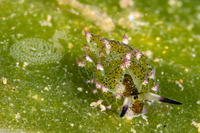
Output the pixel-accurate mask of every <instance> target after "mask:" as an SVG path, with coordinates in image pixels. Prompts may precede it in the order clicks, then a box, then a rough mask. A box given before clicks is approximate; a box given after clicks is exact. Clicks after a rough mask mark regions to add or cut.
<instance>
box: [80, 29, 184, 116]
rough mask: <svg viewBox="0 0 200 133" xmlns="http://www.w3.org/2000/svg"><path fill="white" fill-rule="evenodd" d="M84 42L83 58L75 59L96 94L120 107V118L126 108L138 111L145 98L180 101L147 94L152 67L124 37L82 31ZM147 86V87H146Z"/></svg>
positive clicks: (151, 83) (115, 106)
mask: <svg viewBox="0 0 200 133" xmlns="http://www.w3.org/2000/svg"><path fill="white" fill-rule="evenodd" d="M85 36H86V39H87V42H88V44H87V45H84V58H83V59H82V60H77V63H78V66H79V67H82V69H84V71H85V72H86V74H87V76H88V77H89V78H88V80H86V82H87V83H90V84H91V85H93V88H95V89H93V90H92V91H93V92H94V93H97V95H99V96H100V97H102V99H103V100H105V101H106V102H107V103H108V104H111V105H112V107H113V108H117V107H119V106H120V107H122V109H121V114H120V117H123V116H124V115H125V114H126V112H127V110H131V111H132V112H134V113H135V114H141V113H142V111H143V106H144V103H145V101H147V100H155V101H161V102H167V103H172V104H181V103H179V102H176V101H174V100H170V99H168V98H164V97H161V96H158V95H156V94H153V93H150V89H151V88H152V87H154V88H155V87H157V88H158V85H155V81H154V79H155V70H153V69H152V67H151V65H150V63H149V61H148V59H147V58H146V56H144V55H143V54H142V52H140V51H139V50H137V49H133V48H132V47H130V46H129V45H128V44H129V41H128V39H127V37H126V36H125V35H124V36H123V41H122V42H119V41H115V40H108V39H106V38H104V37H101V36H99V35H94V34H90V33H88V32H86V33H85ZM149 88H150V89H149Z"/></svg>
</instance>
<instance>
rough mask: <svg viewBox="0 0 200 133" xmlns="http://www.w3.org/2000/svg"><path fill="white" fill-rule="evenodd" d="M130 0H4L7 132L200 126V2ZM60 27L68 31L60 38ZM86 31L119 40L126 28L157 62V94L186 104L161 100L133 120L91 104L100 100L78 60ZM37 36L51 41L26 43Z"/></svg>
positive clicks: (0, 40)
mask: <svg viewBox="0 0 200 133" xmlns="http://www.w3.org/2000/svg"><path fill="white" fill-rule="evenodd" d="M127 1H129V2H128V3H129V4H128V5H124V4H123V0H120V2H116V1H113V2H111V1H107V2H102V1H93V2H88V1H84V0H80V1H78V0H76V1H75V0H74V3H72V2H70V1H69V0H57V1H53V0H52V1H27V2H26V1H23V0H15V1H4V0H3V1H0V6H1V12H0V27H1V29H0V33H1V36H0V68H1V69H0V89H1V93H0V107H1V108H0V112H1V113H0V131H8V130H10V132H11V131H14V130H15V131H19V132H21V131H25V132H197V131H198V128H200V127H199V126H198V123H200V116H199V114H200V105H199V101H200V96H199V89H198V86H199V76H200V73H199V70H200V67H199V61H200V58H199V54H198V53H199V52H200V48H199V29H200V27H199V24H198V22H199V6H198V5H199V1H197V0H196V1H181V0H177V1H174V0H169V1H166V2H158V1H151V2H150V1H137V0H135V1H132V0H127ZM119 3H120V4H119ZM58 8H59V10H58ZM87 11H89V12H87ZM93 14H95V15H94V16H93ZM57 31H62V33H63V34H62V35H65V36H64V37H62V35H58V37H57V41H56V42H55V41H54V40H55V37H54V35H55V33H56V32H57ZM84 31H89V32H90V33H93V34H100V35H101V36H104V37H106V38H109V39H113V40H117V41H121V40H122V36H123V34H124V33H125V34H126V36H127V37H128V39H129V41H130V43H131V44H132V47H133V48H136V49H138V50H140V51H142V52H143V53H144V54H145V55H146V56H147V57H148V58H149V60H150V62H151V64H152V66H154V67H155V68H156V79H157V82H159V89H160V91H159V92H157V93H158V94H159V95H162V96H165V97H169V98H172V99H176V100H177V101H180V102H182V103H183V105H182V106H176V105H169V104H162V103H153V104H151V105H150V106H149V107H148V108H147V113H146V114H145V115H143V116H140V117H136V118H134V119H132V120H126V119H123V118H120V117H119V112H117V111H113V110H106V111H104V112H103V111H101V109H100V108H93V107H90V104H91V103H92V102H95V101H97V100H99V98H98V97H96V96H95V95H94V94H93V93H92V92H91V88H90V87H89V86H87V85H86V84H85V80H86V79H87V77H86V76H85V75H81V74H80V71H79V70H78V66H77V63H76V60H77V59H79V58H80V57H82V56H83V51H82V49H83V45H84V44H85V43H87V41H86V39H85V36H84V34H83V33H84ZM29 38H38V39H36V41H34V42H35V43H36V42H37V41H38V42H40V43H41V44H42V43H44V42H45V44H48V45H47V46H44V47H41V49H39V48H38V47H36V46H37V45H38V43H37V44H36V45H34V47H33V46H29V47H26V46H27V45H25V44H27V43H26V42H25V41H23V40H24V39H25V40H28V39H29ZM28 41H29V42H28V44H29V43H30V42H31V41H32V40H31V41H30V40H28ZM19 42H25V44H24V46H23V45H22V43H19ZM16 46H17V47H18V46H20V47H18V48H19V49H16ZM14 47H15V50H14V51H17V52H18V53H17V54H16V53H15V52H14V53H13V49H14ZM20 50H24V51H22V52H21V53H20ZM27 50H30V52H27ZM36 50H38V51H39V53H38V54H37V53H36V52H35V51H36ZM24 52H25V53H26V54H27V55H29V56H30V57H29V56H26V55H24V54H23V53H24ZM34 52H35V53H34ZM34 54H37V55H34ZM43 55H47V56H48V55H50V56H48V57H49V58H47V57H45V58H43ZM53 55H55V56H53ZM52 56H53V57H52ZM22 57H23V58H22ZM35 57H36V58H35ZM27 58H29V60H25V59H27Z"/></svg>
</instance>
